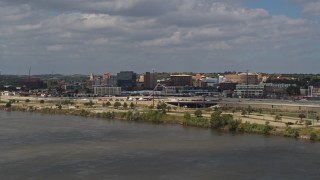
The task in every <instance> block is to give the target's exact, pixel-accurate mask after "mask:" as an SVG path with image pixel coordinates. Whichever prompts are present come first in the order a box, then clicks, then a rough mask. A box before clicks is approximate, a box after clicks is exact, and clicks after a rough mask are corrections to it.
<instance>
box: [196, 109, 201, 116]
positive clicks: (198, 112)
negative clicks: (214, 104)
mask: <svg viewBox="0 0 320 180" xmlns="http://www.w3.org/2000/svg"><path fill="white" fill-rule="evenodd" d="M194 115H195V116H196V117H202V111H201V110H199V109H198V110H196V111H195V112H194Z"/></svg>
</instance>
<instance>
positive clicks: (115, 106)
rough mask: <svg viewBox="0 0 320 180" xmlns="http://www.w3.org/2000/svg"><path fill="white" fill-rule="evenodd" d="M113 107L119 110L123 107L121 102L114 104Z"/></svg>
mask: <svg viewBox="0 0 320 180" xmlns="http://www.w3.org/2000/svg"><path fill="white" fill-rule="evenodd" d="M113 106H114V108H116V109H118V108H119V106H121V103H120V102H115V103H114V104H113Z"/></svg>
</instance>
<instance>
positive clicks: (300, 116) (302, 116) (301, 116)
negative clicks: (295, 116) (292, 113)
mask: <svg viewBox="0 0 320 180" xmlns="http://www.w3.org/2000/svg"><path fill="white" fill-rule="evenodd" d="M305 117H306V115H304V114H302V113H301V114H299V118H300V120H301V121H302V119H303V118H305Z"/></svg>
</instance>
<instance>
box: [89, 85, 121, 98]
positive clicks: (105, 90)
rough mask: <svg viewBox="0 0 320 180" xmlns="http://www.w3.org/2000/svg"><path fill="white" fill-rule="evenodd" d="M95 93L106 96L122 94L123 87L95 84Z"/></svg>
mask: <svg viewBox="0 0 320 180" xmlns="http://www.w3.org/2000/svg"><path fill="white" fill-rule="evenodd" d="M93 91H94V94H97V95H100V96H105V95H110V96H115V95H121V87H107V86H94V87H93Z"/></svg>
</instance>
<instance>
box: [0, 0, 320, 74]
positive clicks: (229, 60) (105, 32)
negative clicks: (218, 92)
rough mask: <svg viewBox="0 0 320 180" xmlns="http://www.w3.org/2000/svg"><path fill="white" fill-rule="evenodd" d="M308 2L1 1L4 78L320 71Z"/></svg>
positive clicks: (315, 23)
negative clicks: (95, 74)
mask: <svg viewBox="0 0 320 180" xmlns="http://www.w3.org/2000/svg"><path fill="white" fill-rule="evenodd" d="M319 15H320V2H318V1H313V0H308V1H307V0H271V1H270V0H224V1H222V0H200V1H195V0H175V1H170V0H108V1H102V0H94V1H88V0H72V1H68V2H66V1H62V0H47V1H40V0H24V1H22V0H0V22H1V26H0V42H1V44H0V71H1V72H2V74H28V70H29V67H30V66H31V67H32V74H50V73H56V74H89V73H90V72H94V73H97V74H102V73H103V72H111V73H113V74H115V73H116V72H119V71H122V70H132V71H135V72H146V71H152V69H153V68H154V69H155V71H157V72H191V71H192V72H224V71H245V70H247V69H249V70H251V71H257V72H266V73H280V72H283V73H318V72H319V71H318V66H319V65H320V61H319V57H320V41H319V37H320V25H319V21H320V16H319Z"/></svg>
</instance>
